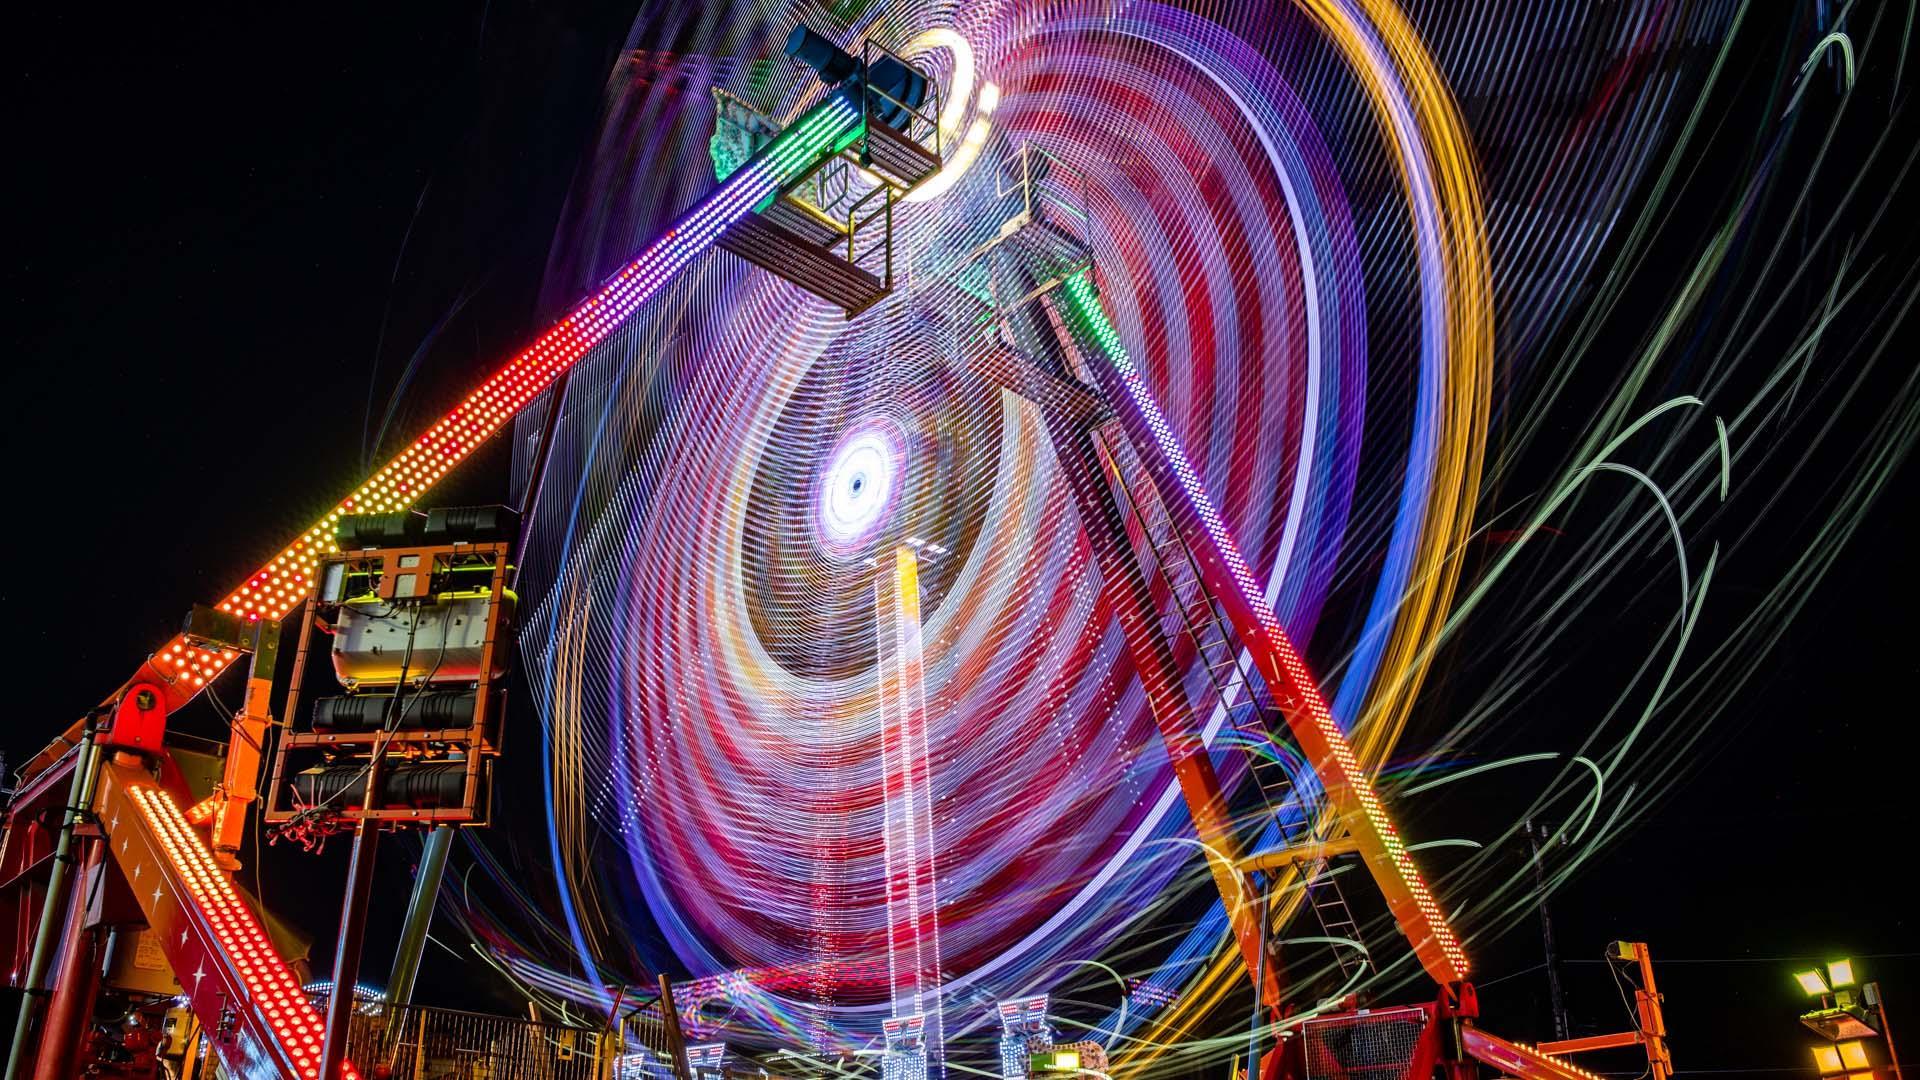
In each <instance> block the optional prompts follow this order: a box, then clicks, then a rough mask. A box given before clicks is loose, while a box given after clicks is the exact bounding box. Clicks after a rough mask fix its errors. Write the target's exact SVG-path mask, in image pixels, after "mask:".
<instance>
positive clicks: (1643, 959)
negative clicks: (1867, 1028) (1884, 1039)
mask: <svg viewBox="0 0 1920 1080" xmlns="http://www.w3.org/2000/svg"><path fill="white" fill-rule="evenodd" d="M1633 955H1634V959H1635V960H1636V961H1637V962H1638V963H1639V965H1640V989H1639V990H1638V991H1637V992H1636V993H1635V994H1634V998H1635V1001H1634V1005H1635V1006H1636V1011H1637V1012H1638V1013H1639V1018H1640V1036H1641V1038H1643V1039H1645V1040H1646V1043H1647V1067H1648V1068H1649V1069H1650V1070H1652V1073H1653V1080H1671V1077H1672V1076H1673V1051H1672V1050H1670V1049H1668V1047H1667V1017H1666V1013H1665V1011H1664V1010H1662V1009H1661V1008H1660V987H1659V986H1657V985H1656V984H1655V983H1654V981H1653V954H1652V953H1651V952H1649V951H1648V949H1647V943H1646V942H1644V941H1636V942H1634V943H1633ZM1887 1045H1888V1046H1892V1045H1893V1044H1892V1042H1891V1041H1889V1042H1888V1044H1887ZM1896 1080H1897V1078H1896Z"/></svg>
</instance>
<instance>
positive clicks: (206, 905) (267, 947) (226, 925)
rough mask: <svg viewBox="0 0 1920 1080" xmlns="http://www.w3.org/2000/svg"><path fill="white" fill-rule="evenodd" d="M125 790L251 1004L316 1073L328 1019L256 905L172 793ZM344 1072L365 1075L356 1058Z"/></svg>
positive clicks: (354, 1077)
mask: <svg viewBox="0 0 1920 1080" xmlns="http://www.w3.org/2000/svg"><path fill="white" fill-rule="evenodd" d="M127 795H128V796H129V797H130V798H131V799H132V800H133V804H134V806H135V807H137V808H138V809H139V811H140V816H141V817H143V818H145V819H146V823H147V829H148V832H149V834H150V835H152V836H154V837H156V838H157V839H158V840H159V842H160V846H161V849H162V850H163V851H164V853H165V854H166V857H167V861H168V862H169V863H171V864H172V866H173V870H174V874H175V876H176V877H177V878H178V879H179V881H180V882H182V883H183V884H185V886H186V889H187V895H188V896H189V897H191V898H192V900H193V905H194V907H195V908H196V909H198V912H199V916H200V918H199V923H200V925H201V926H203V927H205V928H206V929H208V930H210V931H211V932H212V933H213V936H214V937H215V938H216V939H217V941H218V944H219V951H220V954H221V959H222V960H224V961H225V962H226V965H227V968H228V973H229V975H230V976H238V981H239V983H240V984H241V985H243V986H245V987H246V991H247V1001H246V1004H247V1005H248V1006H250V1007H251V1008H252V1009H253V1010H254V1013H255V1016H256V1018H258V1019H263V1020H265V1021H266V1023H267V1025H268V1027H269V1028H271V1029H272V1031H273V1034H274V1038H275V1039H277V1040H278V1041H279V1044H280V1048H281V1050H282V1052H283V1053H284V1054H285V1055H286V1057H287V1059H288V1060H289V1061H291V1062H292V1064H293V1066H294V1067H295V1068H296V1069H298V1070H299V1073H300V1075H301V1076H302V1077H305V1078H308V1080H317V1078H318V1077H319V1075H320V1046H321V1042H322V1040H323V1038H324V1035H325V1032H326V1024H325V1023H324V1022H323V1021H322V1020H321V1019H320V1013H319V1012H318V1011H317V1010H315V1009H314V1007H313V1004H312V1003H311V1002H310V1001H308V1000H307V995H306V993H305V991H303V990H302V989H301V988H300V983H299V981H298V980H296V979H295V978H294V977H293V972H292V971H290V970H288V968H287V965H286V963H285V962H284V961H282V960H281V959H280V954H279V953H277V952H275V951H274V948H273V942H272V940H271V939H269V938H268V937H267V933H266V931H265V930H264V929H262V928H261V926H260V921H259V920H258V919H256V918H255V917H254V914H253V909H252V908H250V907H248V906H247V905H246V903H245V902H244V901H242V900H241V899H240V896H239V894H238V893H237V892H235V890H234V888H233V885H232V884H231V883H230V882H229V881H228V878H227V875H226V874H225V873H224V872H223V871H222V870H221V869H220V867H219V866H218V865H216V864H215V863H214V861H213V855H212V854H211V853H210V852H208V851H207V848H206V845H205V844H203V843H202V842H201V841H200V838H199V837H198V836H197V835H195V833H194V831H193V827H192V826H190V825H188V824H187V819H186V816H185V815H184V814H182V813H181V812H180V807H179V805H178V804H177V803H175V802H174V801H173V797H172V796H171V795H168V794H167V793H166V792H165V791H162V790H160V789H159V788H155V787H148V786H144V785H140V786H135V787H132V788H129V789H128V791H127ZM341 1075H342V1076H343V1078H344V1080H360V1074H359V1073H358V1072H357V1071H355V1069H354V1068H353V1066H352V1065H351V1064H347V1065H344V1066H343V1068H342V1070H341Z"/></svg>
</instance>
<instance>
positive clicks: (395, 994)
mask: <svg viewBox="0 0 1920 1080" xmlns="http://www.w3.org/2000/svg"><path fill="white" fill-rule="evenodd" d="M452 850H453V827H452V826H451V825H442V826H440V827H438V828H436V829H434V830H433V831H432V832H429V833H428V834H427V841H426V845H425V846H424V847H422V848H421V849H420V868H419V870H418V871H416V872H415V873H414V876H413V894H412V895H411V896H410V897H409V898H408V899H407V922H406V925H405V926H403V927H402V928H401V930H400V947H399V948H398V949H396V950H394V954H393V971H392V973H391V974H389V975H388V976H387V1003H388V1004H390V1005H407V1004H410V1003H411V1002H412V1001H413V984H414V980H416V979H418V978H419V977H420V957H421V954H422V953H424V952H425V951H426V946H427V931H428V930H430V929H432V927H433V908H434V904H435V902H436V901H437V900H438V899H439V897H440V881H441V878H442V877H443V876H444V875H445V874H446V871H447V853H448V852H450V851H452Z"/></svg>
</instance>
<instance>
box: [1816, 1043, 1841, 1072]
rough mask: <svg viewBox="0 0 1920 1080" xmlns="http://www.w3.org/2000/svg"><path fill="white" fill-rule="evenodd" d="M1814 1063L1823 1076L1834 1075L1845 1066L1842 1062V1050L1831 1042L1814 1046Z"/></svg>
mask: <svg viewBox="0 0 1920 1080" xmlns="http://www.w3.org/2000/svg"><path fill="white" fill-rule="evenodd" d="M1813 1064H1814V1067H1815V1068H1817V1069H1819V1070H1820V1075H1821V1076H1832V1075H1833V1074H1834V1073H1837V1072H1839V1071H1840V1070H1841V1069H1843V1068H1845V1066H1844V1065H1842V1064H1840V1050H1839V1049H1838V1048H1837V1047H1835V1046H1834V1045H1833V1044H1831V1043H1828V1044H1826V1045H1823V1046H1816V1047H1814V1048H1813Z"/></svg>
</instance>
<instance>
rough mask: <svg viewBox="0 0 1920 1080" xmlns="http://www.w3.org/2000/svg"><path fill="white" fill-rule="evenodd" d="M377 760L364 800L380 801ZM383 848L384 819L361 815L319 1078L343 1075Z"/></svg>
mask: <svg viewBox="0 0 1920 1080" xmlns="http://www.w3.org/2000/svg"><path fill="white" fill-rule="evenodd" d="M379 774H380V768H379V763H378V762H377V761H376V762H375V763H374V765H373V767H371V768H369V769H368V770H367V796H366V799H365V803H366V805H367V806H369V807H371V806H372V805H374V803H375V799H376V796H375V794H374V792H375V791H377V790H378V787H377V785H378V784H379V782H380V775H379ZM379 849H380V823H379V822H377V821H369V820H367V819H366V818H364V817H363V818H361V819H360V820H358V821H357V822H355V823H354V826H353V858H352V860H351V861H350V862H348V864H347V893H346V897H345V899H344V900H342V902H341V904H340V940H339V942H338V943H337V944H336V945H335V946H334V950H333V990H332V992H331V993H329V994H328V995H327V1035H326V1041H325V1042H324V1043H323V1044H322V1045H321V1052H320V1080H341V1076H342V1072H341V1068H340V1067H341V1066H342V1065H343V1064H345V1063H346V1060H347V1031H348V1028H349V1027H350V1026H351V1025H352V1023H353V988H354V985H355V984H356V983H358V982H359V980H360V945H361V942H362V940H363V939H364V938H365V937H366V932H367V898H368V896H369V894H370V893H371V892H372V891H373V867H374V861H375V860H374V856H375V855H377V854H378V853H379Z"/></svg>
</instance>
